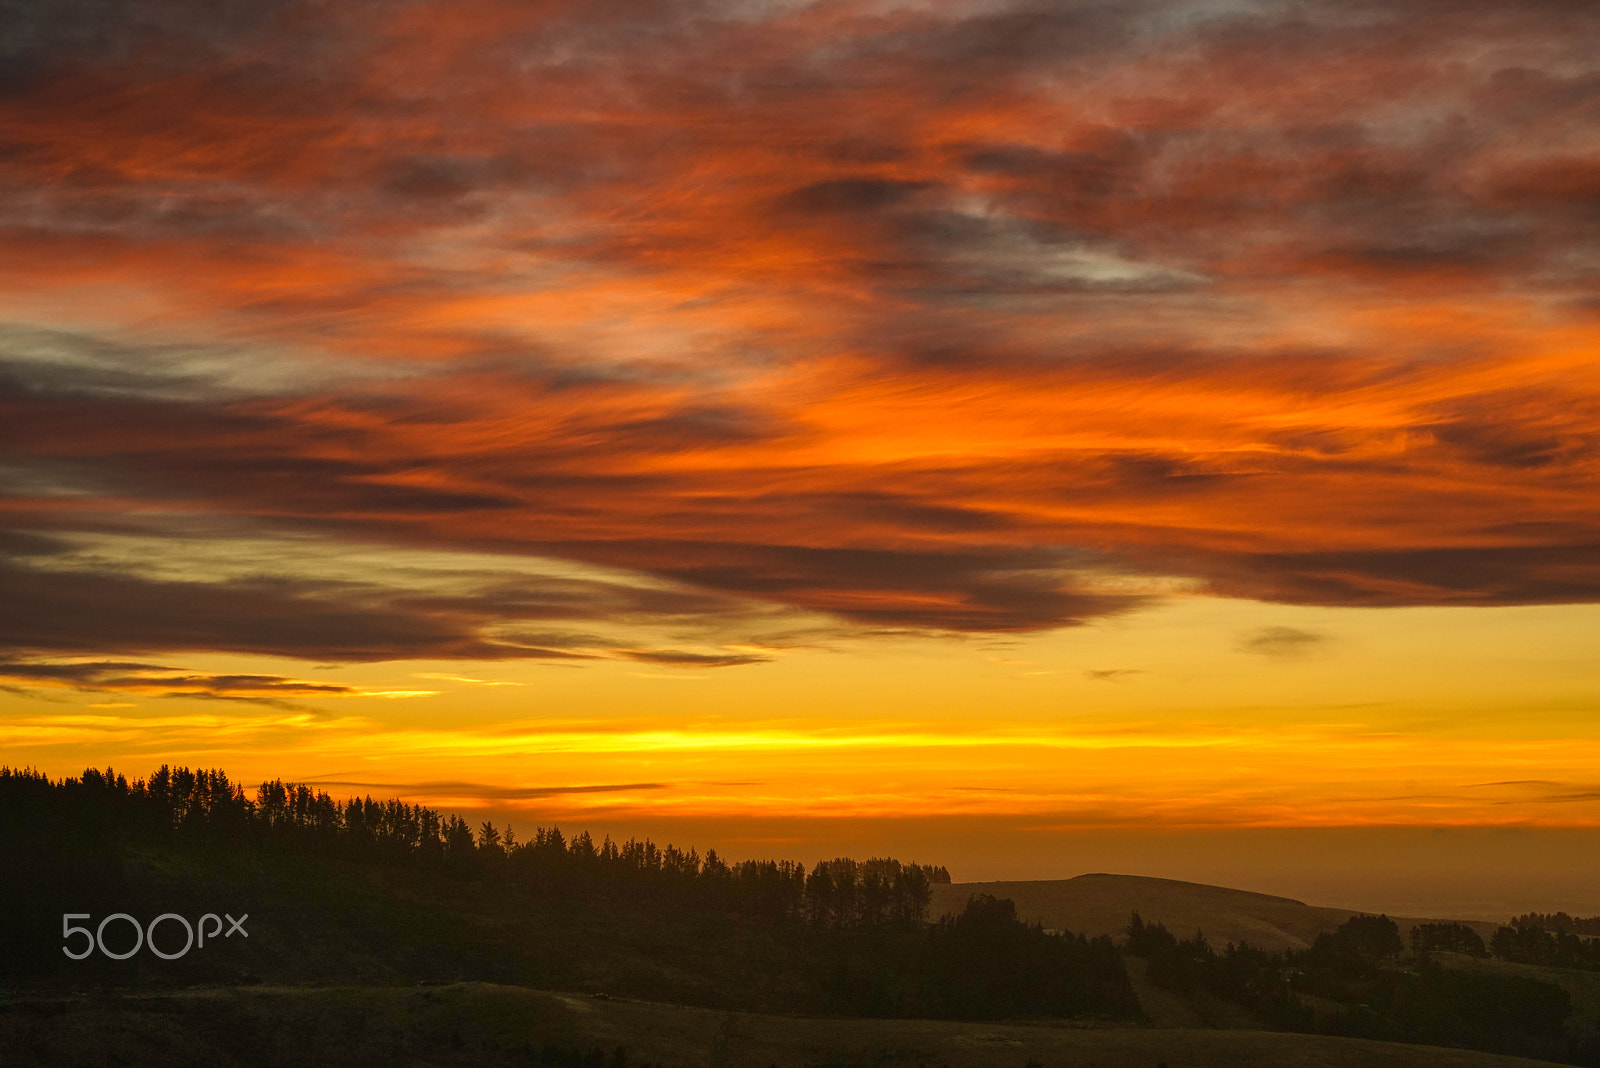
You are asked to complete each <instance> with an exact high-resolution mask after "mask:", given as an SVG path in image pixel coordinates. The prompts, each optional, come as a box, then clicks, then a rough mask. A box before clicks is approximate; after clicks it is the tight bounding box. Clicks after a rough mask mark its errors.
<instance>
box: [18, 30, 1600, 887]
mask: <svg viewBox="0 0 1600 1068" xmlns="http://www.w3.org/2000/svg"><path fill="white" fill-rule="evenodd" d="M0 12H3V14H0V191H3V196H0V760H3V762H5V763H9V764H12V765H14V766H15V765H22V766H34V767H37V768H39V769H41V770H44V771H46V772H47V773H49V774H51V775H57V776H59V775H68V774H76V773H78V772H79V771H81V770H82V769H83V768H84V767H86V766H89V765H94V766H97V767H104V766H106V765H112V766H114V767H115V768H116V769H117V770H119V771H123V772H126V773H127V774H129V775H130V776H133V775H146V774H148V773H149V771H151V770H153V769H154V768H155V767H156V766H157V765H159V764H161V763H172V764H187V765H190V766H207V767H211V766H216V767H221V768H224V769H226V770H227V771H228V772H229V773H230V775H232V776H233V777H234V778H236V779H239V780H242V781H244V782H245V783H247V784H253V783H255V782H260V781H262V780H263V779H267V778H278V777H282V778H284V779H286V780H295V781H306V782H313V783H321V784H324V785H325V788H327V789H329V790H330V791H331V792H333V793H335V794H336V795H342V794H351V793H363V794H364V793H370V794H373V795H375V796H379V797H384V796H403V797H406V798H408V799H410V800H414V801H421V802H423V803H427V804H430V805H433V806H435V807H439V808H443V809H447V810H449V811H460V812H463V813H465V814H468V815H469V816H472V817H474V818H479V819H483V818H493V819H496V820H499V821H510V822H511V823H512V824H513V826H515V827H518V828H523V829H525V830H531V828H532V827H533V826H534V825H551V824H554V823H559V824H560V825H562V826H563V827H564V828H566V829H568V830H577V829H584V828H588V829H591V830H592V831H594V832H595V833H597V834H598V833H602V832H604V833H613V834H617V835H619V836H621V837H626V836H628V835H629V834H635V833H637V834H644V833H648V834H650V835H652V836H653V837H656V838H657V839H658V840H659V841H663V842H664V841H669V840H670V841H675V842H677V843H678V844H680V845H695V846H698V847H700V848H702V849H704V848H706V847H708V846H714V847H716V848H718V849H719V850H720V851H722V852H723V853H724V854H726V855H730V856H734V857H742V856H756V857H769V856H775V857H783V858H785V859H796V860H801V861H803V862H806V863H813V862H815V861H816V860H818V859H822V858H823V857H826V856H832V855H836V854H837V853H839V852H849V853H852V854H853V855H858V856H864V855H869V854H893V855H896V856H900V857H902V858H905V859H915V860H918V861H923V862H936V863H943V864H945V865H947V866H948V867H949V868H950V870H951V872H952V874H953V875H954V876H955V877H956V878H957V879H958V881H959V880H976V879H989V878H1056V877H1066V876H1070V875H1075V874H1079V873H1081V872H1084V871H1094V870H1116V871H1127V872H1131V873H1134V874H1149V875H1161V876H1168V877H1176V878H1192V879H1200V880H1202V881H1210V882H1223V883H1228V884H1230V885H1243V886H1246V887H1247V888H1250V889H1261V890H1268V891H1271V892H1280V893H1291V894H1295V895H1296V896H1311V897H1314V898H1316V899H1317V900H1318V901H1319V903H1325V904H1337V905H1348V906H1350V907H1386V908H1391V909H1398V908H1401V907H1407V908H1420V907H1421V906H1422V905H1425V904H1433V905H1436V906H1437V907H1438V908H1439V909H1453V910H1455V911H1456V912H1462V913H1465V912H1479V913H1486V914H1488V915H1490V916H1491V917H1500V916H1501V913H1502V911H1503V910H1506V909H1510V908H1513V907H1515V908H1518V909H1521V908H1555V907H1564V908H1571V909H1588V910H1589V911H1591V912H1600V656H1597V655H1596V647H1597V645H1600V207H1597V206H1600V147H1597V146H1600V13H1597V12H1596V11H1595V9H1594V7H1593V5H1592V4H1590V3H1587V2H1561V0H1532V2H1528V3H1521V4H1516V5H1509V4H1502V3H1491V2H1488V0H1419V2H1417V3H1408V4H1404V5H1393V4H1388V3H1381V4H1380V3H1374V2H1365V0H1338V2H1334V0H1325V2H1317V0H1304V2H1273V0H1261V2H1248V0H1216V2H1188V0H1148V2H1127V3H1102V4H1089V3H1046V4H1028V3H1013V2H1006V0H972V2H961V0H923V2H907V3H894V2H891V0H883V2H878V0H823V2H819V3H800V2H787V0H770V2H769V0H745V2H728V3H714V2H704V3H702V2H679V0H663V2H655V0H635V2H629V3H605V2H594V0H585V2H582V3H578V2H567V0H548V2H544V0H539V2H536V0H516V2H509V0H506V2H502V0H464V2H449V3H444V2H432V0H409V2H401V0H392V2H391V0H356V2H342V3H330V2H322V0H266V2H263V0H251V2H248V3H246V2H232V0H228V2H219V0H72V2H69V3H63V2H59V0H51V2H48V3H47V2H44V0H20V2H18V0H9V2H6V3H4V4H0Z"/></svg>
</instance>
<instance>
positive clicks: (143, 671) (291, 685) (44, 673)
mask: <svg viewBox="0 0 1600 1068" xmlns="http://www.w3.org/2000/svg"><path fill="white" fill-rule="evenodd" d="M0 678H3V679H11V680H13V681H15V682H19V683H24V684H35V685H38V684H44V685H56V686H70V687H72V688H73V689H77V690H89V691H104V692H110V693H142V694H155V695H160V696H169V697H172V696H183V697H222V698H231V699H239V700H250V699H258V698H268V699H270V698H283V697H344V696H349V695H351V694H355V693H357V692H359V691H357V690H355V689H353V688H351V687H349V686H340V685H336V684H333V683H319V682H307V681H304V680H301V679H291V678H286V677H284V676H281V675H248V674H234V675H216V674H205V673H194V672H187V671H184V670H182V669H181V668H173V667H165V666H162V665H159V664H142V663H137V662H130V661H116V660H99V661H77V662H69V663H41V662H36V661H25V660H10V661H7V660H0Z"/></svg>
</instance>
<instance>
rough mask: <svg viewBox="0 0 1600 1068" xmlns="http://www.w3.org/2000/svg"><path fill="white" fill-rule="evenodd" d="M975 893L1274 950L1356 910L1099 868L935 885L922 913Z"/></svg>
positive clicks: (1087, 929)
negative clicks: (1071, 874) (1137, 919)
mask: <svg viewBox="0 0 1600 1068" xmlns="http://www.w3.org/2000/svg"><path fill="white" fill-rule="evenodd" d="M974 894H993V895H994V896H995V897H1007V898H1010V899H1011V900H1012V901H1015V902H1016V904H1017V916H1018V918H1019V919H1021V920H1023V921H1025V922H1028V923H1038V924H1041V925H1043V926H1044V927H1046V928H1051V929H1056V930H1070V931H1079V932H1083V933H1084V934H1087V935H1089V936H1091V937H1093V936H1094V935H1097V934H1107V935H1110V936H1111V937H1113V938H1117V939H1120V938H1121V937H1122V935H1123V932H1124V931H1126V930H1127V927H1128V916H1129V914H1130V913H1131V912H1138V913H1139V914H1140V915H1141V916H1143V917H1144V918H1145V919H1146V920H1148V921H1150V922H1152V923H1164V924H1166V926H1167V928H1168V929H1169V930H1171V931H1172V932H1174V933H1175V934H1178V935H1180V936H1188V935H1192V934H1193V933H1194V932H1195V931H1196V930H1200V931H1204V932H1205V935H1206V938H1207V939H1209V940H1210V942H1211V943H1212V944H1213V945H1216V946H1219V947H1220V946H1223V945H1225V944H1227V943H1229V942H1233V943H1235V944H1238V943H1241V942H1249V943H1250V945H1252V946H1255V947H1256V948H1258V949H1266V950H1274V951H1276V950H1284V949H1306V948H1308V947H1309V946H1310V945H1311V944H1312V943H1313V942H1315V941H1316V938H1317V935H1319V934H1324V933H1327V932H1331V931H1333V930H1334V929H1335V928H1336V927H1338V926H1339V925H1340V924H1341V923H1343V922H1344V921H1346V920H1348V919H1349V918H1350V917H1352V916H1354V915H1356V912H1355V910H1352V909H1342V908H1328V907H1325V906H1318V905H1308V904H1306V903H1305V902H1303V901H1296V900H1294V899H1293V898H1287V897H1275V896H1273V895H1271V894H1258V893H1253V892H1251V891H1249V890H1234V889H1231V888H1229V887H1225V886H1208V885H1206V884H1204V883H1186V882H1181V881H1179V880H1177V879H1154V878H1150V877H1148V876H1142V875H1108V874H1102V873H1096V874H1093V875H1080V876H1078V877H1077V878H1075V879H1042V880H1036V881H1016V882H988V883H954V884H946V885H942V886H934V887H933V900H932V904H931V906H930V908H929V915H930V916H942V915H946V914H951V913H956V912H959V911H961V909H962V907H963V906H964V905H965V904H966V902H967V899H968V898H969V897H971V896H972V895H974ZM1396 921H1397V922H1398V923H1399V924H1400V929H1401V935H1402V936H1403V937H1404V936H1408V933H1409V927H1410V926H1411V925H1413V924H1416V923H1423V922H1427V921H1425V920H1422V919H1417V918H1412V919H1405V918H1400V917H1396ZM1467 926H1469V927H1472V928H1473V929H1474V930H1476V931H1478V933H1479V934H1481V935H1482V936H1483V937H1484V938H1485V939H1487V938H1489V937H1490V936H1491V935H1493V934H1494V931H1495V925H1494V924H1487V923H1476V922H1471V923H1468V924H1467Z"/></svg>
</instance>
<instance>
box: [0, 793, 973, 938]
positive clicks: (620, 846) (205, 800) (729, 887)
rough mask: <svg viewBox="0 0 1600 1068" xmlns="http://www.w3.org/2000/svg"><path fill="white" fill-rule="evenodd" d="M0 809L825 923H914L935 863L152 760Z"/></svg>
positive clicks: (129, 832) (554, 889) (69, 828)
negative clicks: (331, 787) (698, 837)
mask: <svg viewBox="0 0 1600 1068" xmlns="http://www.w3.org/2000/svg"><path fill="white" fill-rule="evenodd" d="M0 813H3V814H4V816H5V823H6V824H7V825H8V826H12V827H17V828H33V829H34V830H35V831H43V830H45V829H46V828H49V829H52V830H53V832H54V833H56V834H58V835H59V834H67V835H69V836H73V837H78V838H81V837H83V836H85V835H88V836H93V837H103V836H114V837H120V838H124V839H126V838H130V837H132V838H140V837H143V838H149V837H172V838H178V839H187V840H191V841H196V842H209V843H214V844H225V843H232V844H237V845H261V846H267V847H280V848H292V849H296V850H300V851H306V852H312V853H326V854H333V855H337V856H340V857H343V858H347V859H353V860H358V861H364V862H369V863H381V864H396V865H405V866H410V867H419V868H422V869H426V870H434V871H439V872H442V873H444V874H447V875H450V876H453V877H456V878H463V879H477V880H482V879H490V880H506V881H515V882H518V883H520V884H523V885H525V886H527V887H529V888H531V889H534V890H545V891H549V892H551V893H577V892H604V891H606V890H607V889H610V890H612V891H615V892H616V893H618V894H622V895H626V896H628V897H630V898H635V899H637V898H639V897H641V895H642V896H643V898H645V899H648V900H657V901H672V900H682V901H688V902H692V903H695V904H701V905H707V906H711V907H714V908H720V909H725V910H730V911H737V912H743V913H747V914H750V915H753V916H759V917H764V918H768V919H793V920H800V921H804V922H808V923H812V924H817V925H821V926H828V927H840V928H848V927H860V926H872V925H883V924H887V925H897V926H901V927H915V926H917V925H918V924H920V923H922V922H923V921H924V920H925V919H926V916H927V910H928V905H929V902H930V901H931V899H932V889H931V887H932V885H933V884H934V883H948V882H950V873H949V871H948V870H947V869H946V868H944V867H943V866H938V865H931V864H914V863H902V862H900V861H898V860H895V859H893V858H888V857H873V858H869V859H867V860H855V859H852V858H849V857H839V858H835V859H832V860H821V861H818V862H817V863H816V865H815V866H813V867H812V868H810V869H809V870H808V869H807V868H806V866H805V865H804V864H801V863H799V862H796V861H789V860H741V861H733V862H730V861H728V860H726V859H724V858H723V857H722V856H720V855H719V854H718V853H717V851H716V850H715V849H708V850H707V851H706V852H705V853H704V854H703V855H702V854H701V853H699V852H698V851H697V850H696V849H693V848H690V849H680V848H678V847H677V846H675V845H672V844H670V843H669V844H668V845H666V846H658V845H656V843H654V842H652V841H651V840H650V839H648V838H645V839H637V838H629V839H628V840H626V841H622V842H618V841H615V840H613V839H612V838H611V837H610V836H609V835H607V836H605V837H603V838H602V839H601V840H600V841H598V842H596V841H595V840H594V839H593V837H592V836H591V835H590V834H589V833H588V832H587V831H583V832H579V833H577V834H574V835H572V836H571V837H568V836H567V835H565V834H563V833H562V831H561V829H560V828H559V827H550V828H544V827H539V828H536V829H535V830H534V832H533V835H532V837H531V838H528V839H526V840H519V839H518V837H517V835H516V833H515V831H514V830H513V829H512V828H511V827H510V826H506V827H504V828H501V827H497V826H495V824H494V823H493V822H488V821H485V822H483V823H480V824H479V826H478V827H477V829H476V830H474V829H473V827H472V826H471V825H470V824H469V823H468V822H467V821H466V820H465V819H463V818H462V817H461V816H459V815H454V814H452V815H445V814H443V813H440V812H438V811H436V810H434V809H431V808H428V807H427V806H424V805H413V804H408V803H406V802H405V801H401V800H399V799H396V798H390V799H387V800H382V801H379V800H375V799H373V798H372V797H371V796H366V797H350V798H348V799H346V800H344V801H338V800H335V799H334V798H333V797H332V796H331V795H330V794H328V793H327V792H326V791H325V790H321V789H317V788H315V787H313V786H308V785H306V784H303V783H299V784H297V783H286V782H284V781H283V780H281V779H274V780H272V781H270V782H263V783H261V784H260V785H259V786H258V787H257V788H256V789H255V790H254V792H253V795H252V794H247V793H246V790H245V787H244V786H243V785H242V784H240V783H237V782H234V781H233V780H231V779H230V778H229V777H228V775H227V774H226V773H225V772H223V771H221V770H219V769H204V768H197V769H190V768H186V767H177V768H174V767H170V766H168V765H165V764H163V765H162V766H161V767H160V768H158V769H156V771H154V772H153V773H151V775H150V776H149V777H148V778H147V779H137V778H136V779H131V780H130V779H129V778H127V777H126V776H125V775H120V774H117V773H116V772H115V771H114V770H113V769H111V768H106V769H105V770H104V771H102V770H100V769H97V768H88V769H85V771H84V772H83V774H82V775H79V776H77V777H67V778H61V779H57V780H52V779H50V778H49V777H48V776H46V775H44V774H42V773H40V772H38V771H35V770H33V769H30V768H21V769H17V768H10V767H0Z"/></svg>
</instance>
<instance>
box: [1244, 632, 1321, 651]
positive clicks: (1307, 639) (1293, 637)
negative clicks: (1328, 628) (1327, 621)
mask: <svg viewBox="0 0 1600 1068" xmlns="http://www.w3.org/2000/svg"><path fill="white" fill-rule="evenodd" d="M1327 640H1328V637H1327V635H1325V634H1317V633H1315V632H1313V631H1309V630H1301V629H1300V628H1298V627H1262V628H1261V629H1260V630H1256V631H1252V632H1251V633H1249V634H1246V635H1244V636H1243V637H1242V638H1240V640H1239V649H1240V651H1241V652H1246V653H1257V654H1259V655H1261V656H1273V657H1293V656H1304V655H1306V654H1307V653H1310V652H1312V651H1314V650H1316V649H1317V648H1319V647H1320V646H1322V645H1323V643H1325V642H1326V641H1327Z"/></svg>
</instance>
